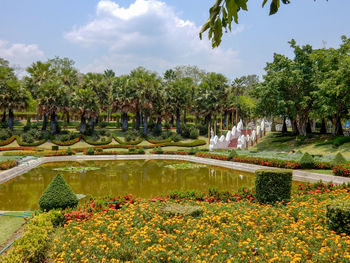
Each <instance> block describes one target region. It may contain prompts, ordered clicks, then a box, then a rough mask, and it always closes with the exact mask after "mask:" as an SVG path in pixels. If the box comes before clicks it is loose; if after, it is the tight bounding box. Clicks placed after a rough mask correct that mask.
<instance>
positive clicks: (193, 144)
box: [164, 140, 206, 147]
mask: <svg viewBox="0 0 350 263" xmlns="http://www.w3.org/2000/svg"><path fill="white" fill-rule="evenodd" d="M205 144H206V141H204V140H194V141H192V142H167V143H164V145H165V146H178V147H197V146H202V145H205Z"/></svg>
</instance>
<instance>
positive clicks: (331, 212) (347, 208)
mask: <svg viewBox="0 0 350 263" xmlns="http://www.w3.org/2000/svg"><path fill="white" fill-rule="evenodd" d="M326 216H327V224H328V227H329V228H330V229H331V230H334V231H335V232H337V233H345V234H348V235H349V234H350V201H349V200H337V199H336V200H332V201H331V202H330V203H329V204H328V205H327V213H326Z"/></svg>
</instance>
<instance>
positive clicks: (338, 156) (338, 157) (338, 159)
mask: <svg viewBox="0 0 350 263" xmlns="http://www.w3.org/2000/svg"><path fill="white" fill-rule="evenodd" d="M345 163H347V161H346V159H345V158H344V156H343V155H342V154H341V153H340V152H338V153H337V154H336V156H334V159H333V161H332V165H333V166H335V165H339V164H345Z"/></svg>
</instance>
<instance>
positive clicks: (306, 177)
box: [0, 154, 350, 184]
mask: <svg viewBox="0 0 350 263" xmlns="http://www.w3.org/2000/svg"><path fill="white" fill-rule="evenodd" d="M141 159H153V160H178V161H188V162H195V163H201V164H207V165H213V166H218V167H225V168H229V169H233V170H239V171H244V172H251V173H254V172H255V171H256V170H258V169H277V168H272V167H266V166H260V165H255V164H247V163H239V162H232V161H221V160H215V159H207V158H202V157H196V156H191V155H167V154H151V155H72V156H55V157H41V158H36V159H34V158H32V159H30V158H29V159H28V161H25V162H22V163H21V164H19V165H18V166H16V167H14V168H11V169H9V170H5V171H2V172H0V184H3V183H5V182H7V181H9V180H11V179H13V178H15V177H17V176H20V175H22V174H24V173H26V172H28V171H29V170H31V169H33V168H35V167H38V166H39V165H41V164H44V163H51V162H69V161H115V160H141ZM293 180H295V181H301V182H310V183H314V182H318V181H320V180H322V181H323V182H325V183H328V182H333V183H334V184H343V183H349V182H350V178H347V177H341V176H334V175H326V174H318V173H310V172H304V171H299V170H293Z"/></svg>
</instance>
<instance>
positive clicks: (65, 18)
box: [0, 0, 350, 79]
mask: <svg viewBox="0 0 350 263" xmlns="http://www.w3.org/2000/svg"><path fill="white" fill-rule="evenodd" d="M214 2H215V1H214V0H210V1H206V0H73V1H72V0H50V1H47V0H1V3H0V7H1V8H0V25H1V26H0V57H2V58H5V59H7V60H8V61H9V62H10V63H11V65H12V66H14V67H16V68H17V71H18V72H19V75H21V74H22V75H23V74H25V68H26V67H28V66H29V65H30V64H31V63H33V62H35V61H37V60H41V61H45V60H47V59H50V58H53V57H55V56H59V57H68V58H70V59H73V60H74V61H75V66H76V67H77V68H78V69H79V70H80V71H81V72H83V73H86V72H103V71H104V70H105V69H113V70H114V71H115V72H116V74H117V75H121V74H128V73H129V72H130V70H132V69H134V68H136V67H138V66H144V67H146V68H147V69H149V70H152V71H156V72H158V73H159V74H163V73H164V72H165V70H167V69H170V68H173V67H175V66H178V65H196V66H198V67H199V68H201V69H204V70H206V71H209V72H218V73H223V74H224V75H226V76H227V77H228V78H229V79H234V78H236V77H240V76H243V75H248V74H258V75H260V76H261V75H263V73H264V67H265V65H266V62H269V61H271V60H272V57H273V53H281V54H284V55H287V56H289V57H293V52H292V50H291V48H290V46H289V44H288V41H289V40H291V39H292V38H294V39H295V40H296V41H297V44H300V45H304V44H311V45H312V46H313V47H314V48H322V47H335V48H336V47H338V45H339V44H340V42H341V41H340V36H341V35H346V36H348V37H350V27H349V25H350V16H349V15H348V13H349V10H350V1H349V0H328V1H326V0H317V1H314V0H292V1H291V2H292V3H291V4H289V5H282V6H281V8H280V10H279V12H278V13H277V14H276V15H273V16H269V15H268V12H269V10H268V7H265V8H262V7H261V2H262V0H258V1H256V0H250V1H248V12H240V15H239V24H238V25H236V24H234V25H233V28H232V32H229V33H227V34H224V36H223V39H222V44H221V45H220V47H219V48H215V49H212V48H211V45H210V42H209V41H208V38H207V34H204V37H203V40H199V37H198V33H199V30H200V27H201V25H202V24H204V23H205V21H206V20H207V18H208V14H209V8H210V7H211V5H212V4H213V3H214ZM269 2H270V1H269Z"/></svg>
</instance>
